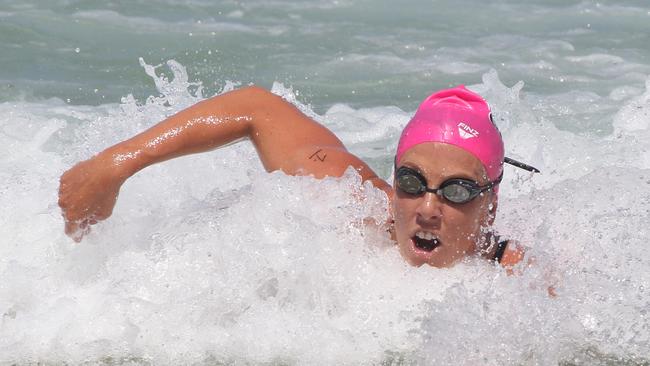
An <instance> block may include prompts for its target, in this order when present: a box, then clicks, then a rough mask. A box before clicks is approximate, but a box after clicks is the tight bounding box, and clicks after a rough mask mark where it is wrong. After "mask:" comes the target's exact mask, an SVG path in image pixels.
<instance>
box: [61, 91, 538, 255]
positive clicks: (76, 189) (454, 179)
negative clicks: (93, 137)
mask: <svg viewBox="0 0 650 366" xmlns="http://www.w3.org/2000/svg"><path fill="white" fill-rule="evenodd" d="M240 139H249V140H251V141H252V142H253V144H254V146H255V148H256V149H257V152H258V155H259V157H260V159H261V161H262V163H263V165H264V167H265V169H266V170H267V171H275V170H281V171H283V172H285V173H286V174H289V175H313V176H314V177H316V178H323V177H326V176H334V177H338V176H341V175H343V173H344V172H345V171H346V169H348V167H350V166H351V167H353V168H354V169H356V171H357V172H358V173H359V174H360V176H361V178H362V180H363V181H369V182H371V183H372V184H373V185H374V186H375V187H377V188H379V189H381V190H383V191H384V192H386V194H387V195H388V197H389V202H390V212H391V216H392V219H391V220H390V226H391V229H390V231H391V234H392V236H393V238H394V240H395V241H396V242H397V245H398V248H399V251H400V253H401V255H402V256H403V257H404V259H405V260H406V261H407V262H409V263H410V264H412V265H415V266H420V265H422V264H425V263H426V264H429V265H432V266H435V267H446V266H451V265H453V264H454V263H455V262H457V261H459V260H460V259H462V258H464V257H466V256H468V255H480V256H482V257H485V258H487V259H490V260H497V261H498V262H500V263H501V264H503V265H504V266H511V265H513V264H515V263H517V262H519V261H520V260H521V259H522V258H523V251H522V250H521V249H520V248H518V247H517V246H516V245H514V244H510V245H509V244H508V242H507V241H500V240H499V238H498V237H497V236H496V235H495V234H494V233H493V231H492V230H491V229H490V228H491V226H492V223H493V222H494V218H495V213H496V209H497V192H498V186H499V183H500V182H501V179H502V177H503V163H504V162H508V163H511V164H514V165H517V166H519V167H521V168H524V169H527V170H531V171H536V169H535V168H532V167H530V166H527V165H525V164H522V163H519V162H516V161H514V160H511V159H508V158H506V157H504V148H503V141H502V139H501V134H500V133H499V131H498V129H497V128H496V126H495V125H494V123H493V122H492V119H491V114H490V110H489V107H488V105H487V103H486V102H485V100H483V99H482V98H481V97H480V96H479V95H477V94H475V93H473V92H471V91H469V90H467V89H465V88H464V87H463V86H459V87H456V88H453V89H448V90H442V91H439V92H437V93H434V94H432V95H431V96H429V97H428V98H427V99H426V100H425V101H424V102H423V103H422V104H421V105H420V107H419V109H418V111H417V112H416V114H415V116H414V117H413V119H411V121H410V122H409V123H408V125H407V126H406V127H405V129H404V131H403V132H402V135H401V137H400V141H399V144H398V148H397V153H396V155H395V179H394V182H393V183H394V184H393V185H392V186H391V185H390V184H388V183H387V182H386V181H384V180H383V179H381V178H379V177H378V176H377V175H376V174H375V173H374V172H373V171H372V169H370V167H369V166H368V165H367V164H366V163H364V162H363V161H361V160H360V159H359V158H358V157H356V156H354V155H352V154H351V153H350V152H348V151H347V150H346V148H345V146H344V145H343V143H342V142H341V141H340V140H339V139H338V138H337V137H336V136H335V135H334V134H333V133H332V132H331V131H330V130H328V129H327V128H325V127H324V126H322V125H320V124H318V123H317V122H316V121H314V120H312V119H311V118H309V117H307V116H306V115H304V114H303V113H301V112H300V111H299V110H298V109H297V108H296V107H295V106H293V105H292V104H291V103H289V102H287V101H285V100H283V99H282V98H280V97H278V96H276V95H274V94H272V93H270V92H268V91H266V90H264V89H262V88H258V87H246V88H242V89H239V90H235V91H232V92H229V93H225V94H222V95H219V96H216V97H213V98H211V99H208V100H205V101H202V102H200V103H197V104H196V105H194V106H192V107H190V108H188V109H185V110H183V111H181V112H179V113H177V114H176V115H174V116H172V117H170V118H168V119H166V120H164V121H162V122H161V123H159V124H157V125H155V126H153V127H152V128H150V129H148V130H146V131H144V132H142V133H140V134H138V135H136V136H134V137H132V138H130V139H128V140H126V141H123V142H120V143H118V144H116V145H114V146H111V147H109V148H108V149H106V150H104V151H102V152H100V153H99V154H97V155H95V156H93V157H92V158H90V159H89V160H86V161H83V162H80V163H78V164H77V165H75V166H74V167H72V168H71V169H70V170H68V171H67V172H65V173H64V174H63V175H62V177H61V183H60V188H59V205H60V206H61V209H62V212H63V216H64V219H65V231H66V234H68V235H70V236H71V237H72V238H73V239H75V240H76V241H80V240H81V239H82V237H83V236H84V235H85V234H87V233H88V232H89V230H90V226H91V225H94V224H96V223H97V222H98V221H100V220H104V219H106V218H108V217H109V216H110V215H111V213H112V210H113V207H114V206H115V202H116V199H117V196H118V193H119V190H120V187H121V185H122V184H123V183H124V182H125V181H126V180H127V179H128V178H129V177H131V176H132V175H134V174H135V173H136V172H138V171H139V170H141V169H143V168H145V167H147V166H149V165H152V164H155V163H158V162H161V161H164V160H167V159H171V158H174V157H177V156H181V155H186V154H191V153H198V152H203V151H208V150H212V149H215V148H217V147H220V146H223V145H226V144H229V143H231V142H234V141H238V140H240Z"/></svg>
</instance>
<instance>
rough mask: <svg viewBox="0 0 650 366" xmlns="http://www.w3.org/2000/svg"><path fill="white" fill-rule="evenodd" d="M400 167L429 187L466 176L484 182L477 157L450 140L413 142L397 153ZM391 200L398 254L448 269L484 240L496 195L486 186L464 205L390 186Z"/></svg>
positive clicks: (486, 181) (418, 264)
mask: <svg viewBox="0 0 650 366" xmlns="http://www.w3.org/2000/svg"><path fill="white" fill-rule="evenodd" d="M402 166H406V167H409V168H412V169H414V170H416V171H418V172H419V173H420V174H421V175H422V176H423V177H424V178H425V179H426V181H427V186H428V187H429V188H438V187H439V186H440V185H441V184H442V183H443V182H444V181H446V180H447V179H451V178H463V179H469V180H472V181H475V182H477V183H478V184H479V185H485V184H488V183H489V180H488V178H487V177H486V175H485V169H484V168H483V165H482V164H481V162H480V161H479V160H478V159H477V158H476V157H474V156H473V155H472V154H470V153H469V152H467V151H465V150H463V149H460V148H458V147H456V146H453V145H449V144H443V143H437V142H429V143H424V144H419V145H416V146H414V147H413V148H411V149H410V150H408V151H407V152H406V153H404V155H402V158H401V161H399V162H398V165H397V167H398V168H399V167H402ZM490 203H492V205H493V206H492V207H493V208H492V212H490V210H489V208H490ZM392 204H393V206H392V209H393V219H394V220H395V238H396V240H397V244H398V246H399V250H400V253H401V254H402V256H403V257H404V258H405V259H406V260H407V261H408V262H409V263H410V264H412V265H415V266H421V265H423V264H425V263H427V264H429V265H432V266H434V267H449V266H451V265H453V264H454V263H455V262H457V261H458V260H460V259H462V258H463V257H465V256H467V255H469V254H472V253H475V252H476V251H477V248H478V246H479V245H480V243H481V242H482V241H484V239H485V238H484V237H485V235H484V234H483V233H484V232H485V230H482V229H484V228H487V227H488V226H490V225H491V224H492V221H493V220H494V215H493V212H494V210H495V209H496V195H495V194H494V193H492V191H491V190H490V191H487V192H484V193H481V194H480V195H479V196H477V197H476V198H474V199H473V200H471V201H469V202H467V203H453V202H450V201H447V200H445V198H443V197H441V196H439V195H438V194H436V193H431V192H426V193H424V194H422V195H419V196H413V195H409V194H406V193H404V192H402V191H400V189H399V188H397V187H395V196H394V198H393V202H392ZM426 244H428V245H426Z"/></svg>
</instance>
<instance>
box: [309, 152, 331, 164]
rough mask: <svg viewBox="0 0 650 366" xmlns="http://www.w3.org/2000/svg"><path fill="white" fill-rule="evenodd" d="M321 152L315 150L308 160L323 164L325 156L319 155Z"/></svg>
mask: <svg viewBox="0 0 650 366" xmlns="http://www.w3.org/2000/svg"><path fill="white" fill-rule="evenodd" d="M321 151H323V149H318V150H316V152H315V153H313V154H311V156H310V157H309V160H313V161H320V162H324V161H325V158H326V157H327V154H320V152H321Z"/></svg>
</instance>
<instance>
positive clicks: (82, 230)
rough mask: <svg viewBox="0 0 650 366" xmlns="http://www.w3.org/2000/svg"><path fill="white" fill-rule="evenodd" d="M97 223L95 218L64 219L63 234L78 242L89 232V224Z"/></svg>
mask: <svg viewBox="0 0 650 366" xmlns="http://www.w3.org/2000/svg"><path fill="white" fill-rule="evenodd" d="M96 223H97V220H95V219H86V220H81V221H69V220H67V219H65V234H66V235H67V236H69V237H70V238H72V240H74V241H75V242H77V243H79V242H81V240H82V239H83V237H84V236H86V235H87V234H88V233H89V232H90V225H94V224H96Z"/></svg>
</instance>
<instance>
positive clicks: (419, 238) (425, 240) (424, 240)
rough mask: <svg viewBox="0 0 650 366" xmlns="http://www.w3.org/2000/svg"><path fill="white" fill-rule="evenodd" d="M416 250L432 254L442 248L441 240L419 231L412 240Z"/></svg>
mask: <svg viewBox="0 0 650 366" xmlns="http://www.w3.org/2000/svg"><path fill="white" fill-rule="evenodd" d="M412 240H413V243H415V246H416V248H418V249H421V250H424V251H427V252H430V251H432V250H434V249H436V248H437V247H439V246H440V239H438V237H437V236H435V235H433V234H432V233H429V232H426V231H418V232H417V233H415V236H413V238H412Z"/></svg>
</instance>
